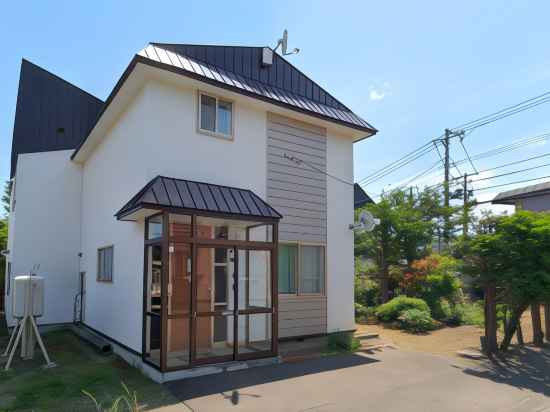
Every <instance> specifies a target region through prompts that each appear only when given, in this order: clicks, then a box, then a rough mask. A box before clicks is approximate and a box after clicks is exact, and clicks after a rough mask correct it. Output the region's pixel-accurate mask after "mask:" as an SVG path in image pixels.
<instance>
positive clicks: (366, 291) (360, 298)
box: [355, 276, 380, 306]
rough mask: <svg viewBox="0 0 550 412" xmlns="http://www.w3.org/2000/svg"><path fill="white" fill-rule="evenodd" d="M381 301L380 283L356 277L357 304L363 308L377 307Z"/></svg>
mask: <svg viewBox="0 0 550 412" xmlns="http://www.w3.org/2000/svg"><path fill="white" fill-rule="evenodd" d="M379 299H380V286H379V285H378V282H376V281H374V280H372V279H369V278H365V277H359V276H356V277H355V303H359V304H361V305H363V306H376V305H377V304H378V303H379Z"/></svg>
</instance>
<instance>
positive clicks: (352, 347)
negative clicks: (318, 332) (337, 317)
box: [328, 332, 361, 351]
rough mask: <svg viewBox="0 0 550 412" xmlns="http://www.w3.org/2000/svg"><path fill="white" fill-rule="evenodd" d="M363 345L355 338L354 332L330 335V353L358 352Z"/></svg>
mask: <svg viewBox="0 0 550 412" xmlns="http://www.w3.org/2000/svg"><path fill="white" fill-rule="evenodd" d="M359 346H361V344H360V343H359V340H358V339H357V338H355V337H354V336H353V332H336V333H331V334H330V335H328V349H329V350H330V351H356V350H357V349H359Z"/></svg>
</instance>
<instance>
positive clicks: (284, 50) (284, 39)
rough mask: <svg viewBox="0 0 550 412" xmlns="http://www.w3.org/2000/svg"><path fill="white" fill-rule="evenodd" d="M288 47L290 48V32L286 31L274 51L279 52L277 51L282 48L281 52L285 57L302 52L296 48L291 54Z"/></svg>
mask: <svg viewBox="0 0 550 412" xmlns="http://www.w3.org/2000/svg"><path fill="white" fill-rule="evenodd" d="M287 46H288V31H287V30H286V29H285V30H284V31H283V37H282V38H280V39H279V40H277V45H276V46H275V48H274V49H273V51H277V49H278V48H279V47H281V52H282V54H283V56H288V55H290V54H298V53H299V52H300V49H298V48H297V47H295V48H294V49H292V51H291V52H289V51H287Z"/></svg>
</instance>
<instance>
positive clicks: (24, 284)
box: [13, 275, 44, 318]
mask: <svg viewBox="0 0 550 412" xmlns="http://www.w3.org/2000/svg"><path fill="white" fill-rule="evenodd" d="M27 305H28V308H29V313H31V314H32V315H33V316H42V315H43V314H44V278H43V277H41V276H29V275H25V276H16V277H15V279H14V282H13V316H14V317H16V318H22V317H24V316H25V313H26V311H25V309H26V307H27Z"/></svg>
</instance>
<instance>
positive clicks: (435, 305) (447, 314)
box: [426, 299, 453, 322]
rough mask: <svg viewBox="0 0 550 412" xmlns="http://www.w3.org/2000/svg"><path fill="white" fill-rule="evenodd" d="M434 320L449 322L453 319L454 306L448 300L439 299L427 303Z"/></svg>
mask: <svg viewBox="0 0 550 412" xmlns="http://www.w3.org/2000/svg"><path fill="white" fill-rule="evenodd" d="M426 303H427V304H428V306H429V307H430V311H431V313H432V316H433V318H434V319H437V320H440V321H445V322H447V321H448V320H449V319H451V318H452V317H453V306H451V304H450V303H449V301H448V300H447V299H439V300H436V301H434V302H430V301H427V302H426Z"/></svg>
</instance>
